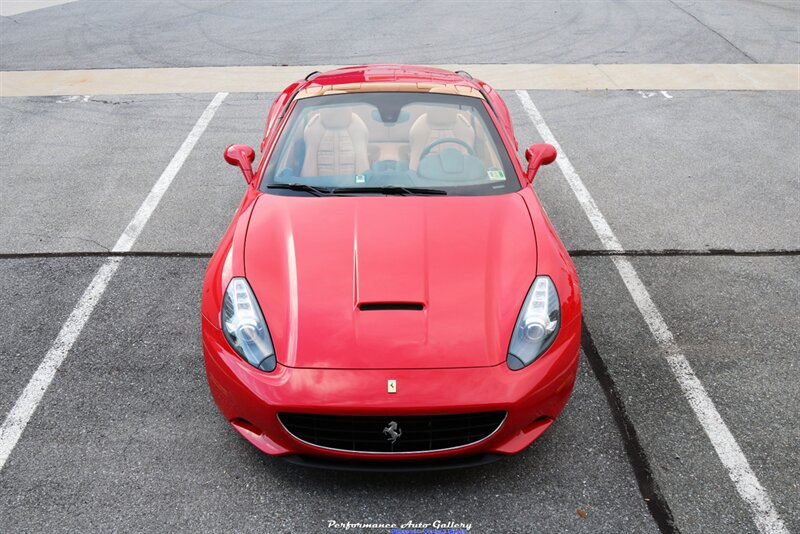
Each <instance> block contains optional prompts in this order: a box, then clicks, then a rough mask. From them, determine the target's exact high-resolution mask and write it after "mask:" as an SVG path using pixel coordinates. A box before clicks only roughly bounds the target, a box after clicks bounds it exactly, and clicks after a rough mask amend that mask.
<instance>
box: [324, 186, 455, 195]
mask: <svg viewBox="0 0 800 534" xmlns="http://www.w3.org/2000/svg"><path fill="white" fill-rule="evenodd" d="M341 193H344V194H359V193H367V194H369V193H379V194H384V195H401V196H406V195H446V194H447V191H445V190H444V189H428V188H426V187H401V186H399V185H386V186H381V187H377V186H367V187H336V188H334V189H331V194H333V195H336V194H341Z"/></svg>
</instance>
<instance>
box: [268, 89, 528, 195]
mask: <svg viewBox="0 0 800 534" xmlns="http://www.w3.org/2000/svg"><path fill="white" fill-rule="evenodd" d="M261 189H262V190H268V191H270V192H271V193H276V194H310V195H315V196H320V195H325V194H404V195H415V194H420V195H424V194H439V195H441V194H447V195H495V194H503V193H509V192H513V191H518V190H519V189H520V184H519V180H518V179H517V176H516V173H515V171H514V167H513V166H512V164H511V161H510V159H509V156H508V152H507V151H506V149H505V146H504V145H503V144H502V142H501V140H500V136H499V134H498V132H497V130H496V129H495V127H494V124H493V123H492V122H491V120H490V118H489V116H488V114H487V111H486V108H485V106H484V103H483V101H481V100H480V99H478V98H474V97H467V96H460V95H449V94H436V93H413V92H406V93H389V92H384V93H346V94H338V95H327V96H319V97H312V98H305V99H302V100H299V101H298V102H297V103H296V104H295V107H294V109H293V111H292V113H291V116H290V117H289V120H288V122H287V124H286V126H285V128H284V130H283V133H282V135H281V137H280V139H279V141H278V143H277V145H276V147H275V150H274V151H273V153H272V157H271V158H270V161H269V163H268V165H267V168H266V170H265V176H264V179H263V180H262V181H261ZM298 192H299V193H298Z"/></svg>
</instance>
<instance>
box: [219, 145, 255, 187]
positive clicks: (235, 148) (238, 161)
mask: <svg viewBox="0 0 800 534" xmlns="http://www.w3.org/2000/svg"><path fill="white" fill-rule="evenodd" d="M255 159H256V151H255V150H253V149H252V148H250V147H249V146H247V145H228V147H227V148H226V149H225V161H227V162H228V163H229V164H231V165H234V166H238V167H239V168H240V169H242V174H244V179H245V180H247V183H248V184H249V183H251V182H252V181H253V161H254V160H255Z"/></svg>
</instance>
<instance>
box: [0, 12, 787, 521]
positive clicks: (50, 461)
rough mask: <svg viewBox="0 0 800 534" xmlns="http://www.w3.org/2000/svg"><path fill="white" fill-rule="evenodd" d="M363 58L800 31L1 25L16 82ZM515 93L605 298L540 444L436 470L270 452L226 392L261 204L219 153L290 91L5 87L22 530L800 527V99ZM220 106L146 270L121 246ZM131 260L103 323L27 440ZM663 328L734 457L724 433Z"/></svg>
mask: <svg viewBox="0 0 800 534" xmlns="http://www.w3.org/2000/svg"><path fill="white" fill-rule="evenodd" d="M397 13H401V14H402V16H397ZM431 20H437V21H440V23H439V24H436V25H435V26H434V28H433V29H429V28H430V27H431V26H430V24H428V21H431ZM34 30H35V32H36V33H37V34H39V35H41V36H42V37H41V38H33V37H32V31H34ZM361 62H410V63H434V64H440V63H491V64H504V63H518V64H527V63H557V64H568V63H581V64H590V63H625V64H639V63H641V64H644V63H651V64H660V63H674V64H683V63H695V64H714V63H731V64H740V63H741V64H745V63H765V64H766V63H775V64H779V63H791V64H796V63H800V9H798V7H797V6H796V5H795V4H794V3H792V2H779V1H775V2H750V1H744V0H742V1H737V2H730V3H716V2H714V3H712V2H689V1H679V2H618V3H608V4H606V3H599V2H591V3H586V4H579V3H571V2H547V3H536V4H525V3H523V4H516V3H505V2H504V3H501V4H499V5H498V6H497V7H495V8H490V7H488V5H486V4H478V3H461V4H455V3H450V2H447V3H437V4H423V3H402V4H396V3H369V4H361V3H348V2H335V3H330V4H325V5H324V6H321V7H320V6H319V5H318V4H316V3H304V2H300V3H247V2H232V3H224V4H223V3H217V2H197V3H191V4H187V3H182V2H163V3H158V4H157V5H156V4H152V3H147V2H129V3H114V2H89V1H85V0H79V1H77V2H71V3H66V4H63V5H56V6H52V7H46V8H42V9H37V10H32V11H26V12H22V13H19V14H16V15H13V16H8V17H0V70H2V71H30V70H50V69H99V68H102V69H110V68H123V67H124V68H141V69H142V71H141V72H142V75H143V76H146V69H147V68H149V67H201V66H202V67H215V66H221V67H224V66H236V65H313V64H355V63H361ZM291 81H293V80H286V83H287V84H288V83H289V82H291ZM486 81H487V82H488V83H490V84H491V83H492V80H491V79H487V80H486ZM798 89H800V87H799V88H798ZM501 93H502V96H503V98H504V99H505V101H506V103H507V104H508V106H509V109H510V111H511V114H512V119H513V123H514V127H515V131H516V134H517V138H518V140H519V143H520V157H523V156H522V154H523V152H524V148H525V147H527V146H528V145H530V144H533V143H537V142H542V141H547V142H550V141H552V140H551V139H547V138H546V135H551V136H552V137H553V138H554V140H556V141H557V142H558V144H559V145H560V148H561V152H562V157H566V158H568V162H569V165H571V167H572V169H573V171H574V175H571V174H569V173H570V172H571V171H570V170H569V167H568V166H565V165H566V164H565V163H564V161H563V160H562V161H561V162H560V165H555V164H554V165H551V166H548V167H544V168H542V170H540V172H539V174H538V175H537V178H536V181H535V182H534V185H533V187H534V190H535V191H536V193H537V195H538V196H539V198H540V199H541V201H542V204H543V206H544V207H545V209H546V210H547V213H548V215H549V216H550V218H551V220H552V222H553V224H554V226H555V228H556V230H557V232H558V233H559V235H560V237H561V239H562V240H563V242H564V244H565V245H566V247H567V248H568V249H569V250H570V251H571V253H572V255H573V259H574V261H575V264H576V266H577V269H578V273H579V276H580V280H581V289H582V294H583V298H584V320H585V327H586V328H585V331H584V342H583V349H584V350H583V352H582V355H581V366H580V369H579V373H578V381H577V384H576V390H575V393H574V395H573V397H572V398H571V400H570V402H569V404H568V405H567V408H566V409H565V411H564V413H563V414H562V416H561V417H560V418H559V419H558V420H557V421H556V423H555V424H554V425H553V426H552V427H551V428H550V429H549V430H548V431H547V433H546V434H545V435H544V436H542V438H540V439H539V440H537V441H536V442H535V443H534V444H533V445H532V446H531V447H530V448H528V449H527V450H525V451H524V452H522V453H521V454H519V455H516V456H513V457H509V458H505V459H503V460H501V461H499V462H497V463H494V464H491V465H487V466H482V467H478V468H472V469H466V470H457V471H447V472H437V473H419V474H409V473H389V474H387V473H383V474H369V473H350V472H335V471H318V470H311V469H306V468H301V467H298V466H294V465H290V464H287V463H285V462H283V461H281V460H279V459H274V458H270V457H268V456H266V455H264V454H262V453H260V452H259V451H257V450H256V449H255V448H253V447H252V446H251V445H250V444H249V443H247V442H246V441H245V440H244V439H242V438H241V437H240V436H239V435H238V434H237V433H236V432H235V431H234V430H233V429H232V428H231V427H230V426H229V425H228V424H227V423H226V422H225V421H224V420H223V418H222V417H221V416H220V415H219V412H218V411H217V408H216V406H215V405H214V403H213V400H212V398H211V396H210V393H209V391H208V386H207V384H206V378H205V371H204V368H203V361H202V350H201V343H200V323H199V303H200V287H201V284H202V278H203V274H204V270H205V266H206V263H207V262H208V258H209V257H210V254H211V253H212V252H213V251H214V249H215V248H216V246H217V243H218V240H219V238H220V237H221V235H222V233H223V232H224V231H225V228H226V227H227V225H228V223H229V221H230V219H231V217H232V215H233V213H234V211H235V209H236V208H237V206H238V204H239V201H240V199H241V197H242V195H243V194H244V191H245V187H246V184H245V182H244V180H243V179H242V177H241V174H240V173H239V171H238V170H236V169H234V168H231V167H230V166H228V165H227V164H226V163H225V162H224V160H223V159H222V150H223V148H224V147H225V146H226V145H227V144H230V143H247V144H250V145H252V146H258V145H259V143H260V136H261V134H262V132H263V126H264V120H265V117H266V112H267V109H268V107H269V105H270V104H271V102H272V100H273V99H274V97H275V96H276V95H275V93H270V92H263V93H253V92H247V91H241V92H238V91H232V92H231V93H230V94H227V95H224V94H223V95H215V94H214V93H180V94H114V95H102V94H99V95H80V96H74V95H72V96H70V95H63V96H61V95H59V96H42V95H39V96H25V97H11V96H2V97H0V124H2V125H3V127H2V128H1V129H0V150H2V154H3V158H2V165H1V166H0V292H1V293H2V294H3V295H4V306H2V307H0V321H2V324H3V325H5V326H4V328H2V329H0V347H2V350H0V365H2V369H3V370H2V372H0V414H2V416H3V418H4V419H5V423H4V427H3V429H4V430H3V433H2V435H0V453H2V454H3V455H4V456H3V458H4V461H3V462H4V463H0V531H1V532H41V531H109V530H114V531H116V530H120V531H147V532H150V531H165V530H168V531H172V530H178V531H214V532H223V531H225V532H227V531H268V532H335V531H340V529H337V528H335V527H330V526H329V524H330V522H331V521H335V522H337V523H346V522H348V521H349V522H352V523H356V522H361V523H373V522H385V523H396V524H403V523H406V522H408V521H413V522H417V523H424V522H427V523H432V522H433V521H435V520H439V521H442V522H445V523H446V522H448V521H452V522H455V523H469V524H470V525H471V530H470V531H471V532H500V533H502V532H520V533H523V532H524V533H528V532H659V531H661V532H684V533H687V532H736V533H739V532H761V533H767V532H777V533H782V532H800V484H799V483H798V480H800V454H798V452H797V450H798V443H800V429H798V426H797V425H796V423H795V419H796V417H797V407H798V405H800V364H798V356H800V335H798V332H799V331H800V304H799V303H800V220H798V219H800V217H798V213H800V91H798V90H792V91H736V90H714V91H710V90H683V91H662V90H661V88H659V87H652V88H651V89H648V90H641V91H639V90H616V91H615V90H610V91H579V90H571V89H570V90H566V89H564V90H557V89H554V90H547V91H544V90H530V91H529V90H528V88H526V87H519V88H516V90H504V91H502V92H501ZM215 98H216V99H219V100H220V101H221V104H220V105H219V106H218V107H217V108H215V110H214V113H213V116H212V117H211V118H210V120H209V121H208V124H207V127H206V128H205V130H204V131H202V132H201V135H200V136H199V138H198V139H197V141H196V143H194V144H192V146H191V147H190V149H189V151H188V152H187V153H186V154H185V161H182V162H181V164H180V166H179V169H178V171H177V173H176V174H175V175H174V179H172V181H171V182H170V183H169V187H168V188H167V189H166V190H165V192H164V194H163V196H161V197H160V198H159V199H158V202H157V204H156V205H155V206H154V208H153V210H152V213H151V214H150V216H149V218H148V219H147V220H146V222H145V224H144V226H143V227H142V228H141V233H138V234H137V237H136V239H135V242H133V244H132V247H131V249H130V250H129V251H128V250H124V251H120V249H115V245H116V244H117V243H118V240H119V238H120V236H121V235H123V233H124V232H126V231H127V230H126V228H128V227H129V224H130V223H131V221H132V220H133V219H134V218H135V217H136V214H137V210H139V209H140V206H141V205H142V203H143V201H144V200H145V198H146V197H147V196H148V194H150V193H151V191H152V189H153V186H154V184H155V183H156V182H157V180H159V177H162V176H163V175H164V173H165V169H167V168H168V166H169V165H170V162H171V161H172V160H173V158H174V157H175V155H176V153H180V152H181V151H182V150H183V148H182V147H183V146H185V141H186V139H187V136H188V135H189V134H190V131H192V130H193V128H196V124H197V123H198V120H199V119H200V117H201V115H204V112H207V110H208V107H209V104H210V103H211V102H212V99H215ZM223 98H224V99H223ZM528 99H529V101H530V103H532V104H533V105H534V106H535V108H536V111H537V112H538V113H540V114H541V119H542V120H543V121H544V122H543V123H542V122H541V121H539V122H537V117H536V115H535V114H532V112H531V109H530V106H529V105H528V104H526V102H527V101H528ZM565 169H566V170H565ZM575 177H577V179H578V180H580V182H581V184H583V185H584V186H585V189H586V192H587V193H588V195H590V199H591V202H593V203H594V205H595V207H596V209H597V210H598V213H600V214H601V215H602V220H603V221H605V222H604V223H602V224H607V225H608V227H609V228H610V229H611V230H612V231H613V234H614V236H615V238H616V239H617V240H618V242H619V244H620V249H619V250H609V246H608V245H609V240H608V238H603V237H602V236H600V235H599V234H598V231H597V229H598V224H601V223H598V220H597V219H596V218H594V219H593V218H592V217H591V215H592V212H591V206H590V207H589V208H587V205H588V204H587V202H588V201H587V198H586V196H581V194H576V190H575V188H574V180H575ZM570 180H573V182H570ZM587 209H588V210H590V211H589V212H587ZM587 213H588V215H590V216H587ZM612 248H613V247H612ZM109 258H118V260H119V267H118V268H117V270H116V271H115V272H114V273H113V275H112V276H111V277H110V279H109V280H108V282H107V285H103V286H102V291H100V292H99V293H98V295H99V298H98V301H97V304H96V307H94V308H93V309H92V311H91V313H90V315H89V316H88V319H86V322H85V324H82V326H81V328H80V329H79V331H78V333H77V336H76V337H75V340H74V344H72V345H71V346H70V347H69V350H68V351H67V352H66V356H65V358H64V361H63V363H62V364H61V365H60V367H58V370H57V372H55V374H54V375H53V378H52V381H50V382H48V383H47V385H46V387H45V388H44V389H42V390H41V392H42V395H41V400H40V401H38V402H36V403H35V404H34V405H33V409H32V411H31V412H30V419H29V420H27V421H25V422H23V423H22V425H21V426H20V425H19V424H17V423H14V424H13V425H12V424H11V423H9V421H10V419H9V418H10V417H11V415H9V414H13V413H16V412H14V410H15V407H18V405H19V403H20V401H19V399H20V398H22V397H23V396H24V393H23V392H24V391H26V386H27V385H28V384H29V381H30V380H31V377H33V376H35V375H36V374H37V373H38V372H39V371H38V370H37V369H39V366H40V363H41V362H42V361H43V359H44V358H45V355H46V354H48V351H51V349H52V348H53V345H54V342H55V340H56V339H57V338H58V336H59V332H60V331H61V329H62V327H63V326H64V325H65V324H67V323H68V322H69V321H70V317H71V314H72V313H73V312H74V310H75V309H76V306H78V304H79V302H81V301H82V299H83V298H84V292H85V291H86V289H87V287H89V286H90V283H92V280H93V278H94V277H95V275H96V273H98V269H101V266H103V265H104V264H106V262H108V261H109ZM620 261H623V262H625V263H624V264H623V265H629V266H630V267H631V269H632V271H630V272H633V273H634V278H630V277H629V278H624V277H623V276H621V274H623V273H624V272H628V271H624V269H625V267H623V268H620V263H619V262H620ZM621 269H622V270H621ZM631 280H633V281H634V282H636V281H639V282H640V283H641V285H642V287H644V288H645V289H646V292H647V298H649V299H651V301H652V304H653V306H654V307H655V309H657V311H658V313H659V315H658V317H657V318H656V319H654V318H653V316H648V315H647V314H646V313H643V311H642V306H641V303H642V300H641V298H642V297H641V294H637V293H636V291H635V290H632V289H631V288H632V287H634V289H635V287H638V286H635V285H634V286H632V285H631V284H632V283H633V282H631ZM637 299H638V300H637ZM654 321H656V322H657V321H663V324H665V325H666V326H667V327H668V329H669V333H670V336H671V338H670V339H673V340H674V347H677V350H678V351H679V352H680V355H681V356H682V357H684V358H685V360H686V361H687V362H688V364H690V365H691V369H692V371H693V376H696V378H697V379H698V380H699V382H700V383H701V384H702V386H703V388H704V392H705V393H706V394H707V398H708V399H709V401H710V402H711V403H712V406H713V408H714V410H715V412H716V413H718V415H719V416H720V417H721V421H722V422H723V425H724V429H725V430H726V431H728V432H729V435H730V438H731V439H733V442H731V441H730V440H729V439H728V438H726V437H725V436H727V434H724V432H722V433H719V432H716V430H719V429H720V427H719V426H713V425H712V426H709V425H708V424H707V422H704V421H706V420H704V419H703V415H702V413H700V414H698V411H697V406H698V404H697V399H696V398H693V397H692V396H691V395H689V396H687V393H686V389H685V387H684V383H683V382H681V377H680V376H679V375H676V373H675V369H674V366H671V364H670V362H671V361H673V360H670V353H669V351H670V350H672V349H670V347H672V346H673V345H669V344H668V343H667V344H665V343H664V341H663V339H662V340H660V338H658V336H657V335H656V334H654V332H653V330H652V325H653V324H654ZM658 324H660V323H658ZM701 405H702V403H701ZM15 425H16V426H15ZM12 427H13V428H12ZM14 428H16V429H19V428H21V432H20V433H19V437H18V440H13V442H12V441H9V439H8V436H9V435H11V431H7V430H8V429H12V430H13V429H14ZM709 429H711V430H709ZM14 432H16V431H14ZM720 436H722V437H720ZM719 440H722V442H723V443H724V444H726V445H730V444H731V443H733V445H735V447H736V448H737V449H738V450H739V451H740V452H741V455H742V456H741V457H742V458H744V459H745V460H746V468H747V469H746V470H744V471H742V470H739V471H737V469H744V467H743V466H742V463H741V461H740V460H741V459H740V457H739V456H737V454H734V453H735V451H734V453H731V451H730V450H722V452H721V450H720V447H719V443H720V441H719ZM726 440H727V441H726ZM731 466H733V468H732V467H731ZM748 470H749V471H748ZM749 474H752V475H753V476H754V477H755V481H756V484H757V486H756V485H753V484H752V480H751V479H750V478H747V477H748V476H749ZM743 480H744V481H745V482H742V481H743ZM763 498H766V499H767V501H766V502H767V503H768V505H769V506H768V507H765V506H764V501H763ZM759 499H761V500H759ZM353 530H355V531H364V532H381V531H382V530H376V529H351V530H350V531H353Z"/></svg>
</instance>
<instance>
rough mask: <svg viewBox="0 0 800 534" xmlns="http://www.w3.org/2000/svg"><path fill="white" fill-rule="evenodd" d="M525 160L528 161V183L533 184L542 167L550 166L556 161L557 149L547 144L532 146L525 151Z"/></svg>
mask: <svg viewBox="0 0 800 534" xmlns="http://www.w3.org/2000/svg"><path fill="white" fill-rule="evenodd" d="M525 159H527V160H528V174H527V175H526V178H527V180H528V183H531V182H533V177H534V176H536V171H538V170H539V167H541V166H542V165H550V164H551V163H553V162H554V161H555V160H556V149H555V147H554V146H553V145H548V144H547V143H539V144H536V145H531V146H529V147H528V149H527V150H525Z"/></svg>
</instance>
